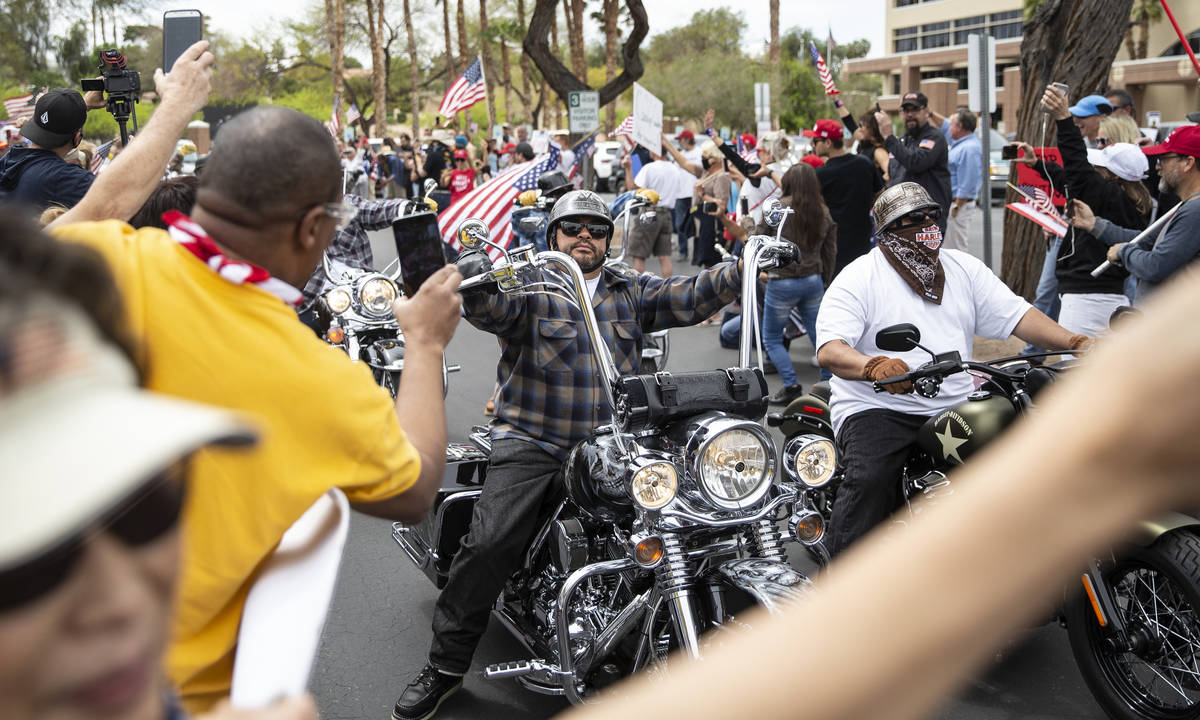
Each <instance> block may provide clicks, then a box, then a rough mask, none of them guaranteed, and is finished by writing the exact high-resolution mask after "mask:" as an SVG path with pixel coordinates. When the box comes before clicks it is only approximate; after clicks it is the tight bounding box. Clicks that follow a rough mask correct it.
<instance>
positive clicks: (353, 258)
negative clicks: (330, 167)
mask: <svg viewBox="0 0 1200 720" xmlns="http://www.w3.org/2000/svg"><path fill="white" fill-rule="evenodd" d="M346 199H347V200H349V201H350V202H352V203H354V205H355V206H357V207H358V214H357V215H355V216H354V219H353V220H351V221H350V224H349V225H347V226H346V227H345V228H343V229H341V230H338V231H337V232H336V233H335V234H334V236H333V242H331V243H329V249H328V250H326V252H327V253H328V254H329V257H330V258H331V259H333V260H338V261H341V262H343V263H345V264H347V265H349V266H350V267H355V268H361V269H363V270H373V269H374V268H375V258H374V256H373V255H372V254H371V241H370V240H369V239H368V238H367V231H368V230H383V229H384V228H387V227H391V225H392V223H393V222H395V220H396V219H397V218H398V217H400V213H401V212H402V211H403V210H404V206H405V205H406V204H407V203H408V201H407V200H405V199H403V198H397V199H395V200H367V199H366V198H363V197H359V196H358V195H351V194H350V193H346ZM328 286H329V280H328V278H326V277H325V267H324V265H318V266H317V271H316V272H314V273H313V274H312V277H310V278H309V279H308V282H307V283H306V284H305V285H304V297H303V299H301V301H300V306H299V308H298V309H299V310H300V311H301V312H303V311H305V310H307V309H308V308H310V307H312V304H313V301H315V300H316V299H317V296H318V295H320V294H321V292H322V291H324V290H326V289H328Z"/></svg>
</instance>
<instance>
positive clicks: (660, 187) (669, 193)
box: [633, 160, 696, 208]
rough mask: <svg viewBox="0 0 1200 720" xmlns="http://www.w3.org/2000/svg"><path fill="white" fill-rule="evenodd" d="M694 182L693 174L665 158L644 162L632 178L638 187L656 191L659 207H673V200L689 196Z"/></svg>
mask: <svg viewBox="0 0 1200 720" xmlns="http://www.w3.org/2000/svg"><path fill="white" fill-rule="evenodd" d="M695 182H696V176H695V175H692V174H691V173H690V172H688V171H687V170H684V169H683V168H681V167H679V166H678V165H676V164H675V163H670V162H667V161H666V160H655V161H654V162H651V163H646V164H645V165H643V166H642V169H641V170H638V174H637V176H636V177H634V178H633V183H634V184H635V185H637V186H638V187H640V188H649V189H651V190H653V191H654V192H656V193H658V205H659V207H667V208H673V207H675V201H676V200H678V199H679V198H682V197H689V198H690V197H691V196H692V185H693V184H694V183H695Z"/></svg>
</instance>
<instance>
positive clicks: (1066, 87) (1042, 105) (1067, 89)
mask: <svg viewBox="0 0 1200 720" xmlns="http://www.w3.org/2000/svg"><path fill="white" fill-rule="evenodd" d="M1050 86H1051V87H1056V88H1058V89H1059V90H1061V91H1062V94H1063V95H1064V96H1065V97H1066V98H1067V103H1068V104H1069V103H1070V102H1071V86H1070V85H1068V84H1066V83H1060V82H1052V83H1050ZM1038 107H1040V108H1041V109H1042V112H1050V111H1049V110H1047V109H1046V105H1045V103H1038Z"/></svg>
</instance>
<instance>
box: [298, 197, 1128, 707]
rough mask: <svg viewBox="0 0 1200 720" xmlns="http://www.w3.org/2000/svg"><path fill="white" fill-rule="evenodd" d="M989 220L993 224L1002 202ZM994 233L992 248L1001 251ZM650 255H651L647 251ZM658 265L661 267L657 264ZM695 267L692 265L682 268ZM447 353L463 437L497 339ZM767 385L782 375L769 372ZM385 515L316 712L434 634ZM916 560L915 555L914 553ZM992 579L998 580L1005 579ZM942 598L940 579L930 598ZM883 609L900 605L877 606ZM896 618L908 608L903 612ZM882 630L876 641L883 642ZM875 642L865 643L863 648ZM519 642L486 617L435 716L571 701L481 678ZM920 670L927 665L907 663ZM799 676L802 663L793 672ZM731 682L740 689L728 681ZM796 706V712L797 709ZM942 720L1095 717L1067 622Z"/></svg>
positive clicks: (795, 349) (360, 536) (427, 591)
mask: <svg viewBox="0 0 1200 720" xmlns="http://www.w3.org/2000/svg"><path fill="white" fill-rule="evenodd" d="M993 212H994V213H995V214H996V216H997V223H996V227H997V228H999V227H1000V226H999V222H998V220H999V218H998V216H999V214H1000V213H999V211H998V210H994V211H993ZM979 235H980V232H979V228H978V227H977V228H976V233H975V238H974V239H973V243H974V248H975V252H976V253H977V254H978V248H980V247H981V242H980V238H979ZM998 236H999V232H998V231H997V247H996V248H995V256H996V257H997V258H998V257H999V247H998V244H999V240H998ZM372 240H373V245H374V246H375V249H376V250H375V252H376V263H377V265H379V266H382V265H383V264H386V262H388V261H389V260H390V259H391V257H394V255H395V250H394V248H392V247H391V238H390V233H376V234H375V235H374V237H373V238H372ZM651 265H652V266H653V265H656V263H654V262H653V261H652V262H651ZM652 269H656V268H652ZM677 270H683V271H687V272H691V268H690V266H685V267H682V268H677ZM716 334H717V327H716V326H715V325H713V326H701V327H694V328H684V329H678V330H672V331H671V355H670V358H671V359H670V362H669V367H670V368H671V369H675V370H702V369H712V368H718V367H728V366H731V365H734V364H735V363H736V359H737V354H736V352H734V351H731V350H724V349H722V348H721V347H720V346H719V345H718V344H717V338H716ZM811 354H812V346H811V345H810V344H809V343H808V342H807V341H806V340H805V339H804V338H800V339H798V340H797V341H796V342H795V343H793V345H792V358H793V362H794V364H795V366H796V370H797V373H798V375H799V378H800V381H801V382H802V383H803V384H805V386H807V385H809V384H810V383H812V382H815V381H816V380H817V371H816V370H815V369H813V368H812V367H810V366H809V364H808V359H809V358H810V357H811ZM446 355H447V359H448V361H449V362H451V363H457V364H460V365H461V366H462V371H461V372H459V373H456V374H453V375H451V376H450V388H449V393H448V395H447V398H446V408H447V417H448V423H449V437H450V439H451V440H452V441H454V440H465V439H466V434H467V432H468V431H469V429H470V426H471V425H472V424H476V423H482V422H483V421H484V420H485V418H484V415H483V413H482V410H483V405H484V403H485V402H486V400H487V397H488V395H489V394H490V392H491V389H492V383H493V381H494V377H495V364H496V359H497V357H498V355H499V351H498V346H497V344H496V341H495V339H494V338H492V337H491V336H488V335H485V334H483V333H481V332H478V331H477V330H475V329H474V328H472V327H471V326H470V325H468V324H467V323H466V322H463V323H462V324H461V325H460V327H459V330H458V332H457V334H456V335H455V337H454V340H453V342H452V343H451V345H450V347H449V348H448V350H447V353H446ZM768 381H769V382H770V386H771V389H772V390H774V389H775V388H776V387H778V385H779V381H778V377H777V376H775V375H771V376H768ZM390 530H391V527H390V523H388V522H386V521H384V520H380V519H377V518H372V517H367V516H364V515H359V514H355V516H354V518H353V521H352V524H351V530H350V538H349V541H348V543H347V547H346V552H345V557H344V560H343V564H342V568H341V576H340V579H339V584H338V589H337V591H336V595H335V598H334V602H333V606H332V608H331V610H330V616H329V620H328V624H327V626H326V629H325V633H324V636H323V639H322V645H321V649H320V655H319V658H318V661H317V665H316V668H315V671H314V676H313V678H312V681H311V683H310V687H311V689H312V690H313V692H314V693H315V694H316V696H317V700H318V703H319V706H320V709H321V714H322V717H324V718H337V719H343V718H344V719H346V720H351V719H354V720H358V719H360V718H361V719H367V718H370V719H372V720H383V719H385V718H388V717H390V711H391V707H392V704H393V703H394V702H395V699H396V697H397V696H398V695H399V693H400V691H401V690H402V689H403V687H404V685H405V684H407V682H408V681H409V680H410V679H411V678H412V677H413V675H415V674H416V672H417V671H418V670H419V669H420V668H421V666H422V665H423V664H424V663H425V659H426V653H427V651H428V648H429V642H430V637H431V631H430V618H431V615H432V609H433V603H434V601H435V600H436V597H437V593H436V590H435V588H434V587H433V584H432V583H431V582H430V581H429V580H428V579H427V578H426V577H425V576H424V574H422V573H421V572H420V571H419V570H417V569H416V568H415V567H414V566H413V565H412V564H411V563H410V562H409V560H408V558H407V557H406V556H405V555H404V553H403V552H402V551H401V550H400V548H399V547H398V546H397V545H396V544H395V543H394V542H393V541H392V539H391V533H390ZM913 561H914V562H920V559H919V558H914V559H913ZM1002 580H1003V579H1002V578H997V581H998V582H1000V581H1002ZM938 601H939V597H938V592H937V589H936V588H931V589H930V597H929V602H933V603H936V602H938ZM879 611H880V612H889V613H893V614H894V613H895V612H896V611H895V609H892V608H883V607H881V608H880V609H879ZM898 617H899V618H900V621H901V622H902V621H903V614H902V613H900V614H899V615H898ZM886 642H887V639H886V638H880V643H886ZM873 651H874V649H873V648H869V647H867V648H863V652H864V653H870V652H873ZM523 658H524V655H523V651H522V648H521V646H520V645H519V643H517V642H516V641H515V640H513V639H511V638H510V637H509V636H508V634H507V632H506V631H505V630H504V629H503V628H501V627H499V625H498V624H496V623H493V624H492V626H491V627H490V628H489V629H488V632H487V634H486V635H485V636H484V638H483V642H482V644H481V645H480V647H479V650H478V652H477V654H476V657H475V664H474V666H473V668H472V673H471V674H469V675H468V677H467V679H466V682H465V685H464V689H463V690H462V691H460V692H459V693H458V694H457V695H455V696H454V697H453V698H451V699H449V700H447V702H446V704H445V705H443V706H442V709H441V711H440V712H439V714H438V715H437V717H438V718H446V719H447V720H454V719H464V720H465V719H467V718H472V719H478V718H489V719H493V718H494V719H497V720H499V719H503V718H546V717H551V716H554V715H555V714H557V713H559V712H561V711H563V710H564V709H566V707H567V706H566V704H565V703H564V701H562V700H561V699H558V698H553V697H545V696H540V695H536V694H533V693H530V692H528V691H526V690H524V689H522V688H521V687H520V686H518V685H517V684H516V683H515V682H513V681H510V680H504V681H487V680H484V679H483V677H482V668H483V667H484V666H486V665H487V664H490V663H495V662H502V661H507V660H517V659H523ZM912 672H913V676H914V677H919V676H920V674H921V672H922V670H921V668H919V667H915V668H913V669H912ZM797 676H798V677H800V676H802V671H800V670H797ZM730 692H736V689H735V688H731V689H730ZM797 714H798V716H800V715H802V714H803V713H802V711H798V713H797ZM935 717H937V718H942V719H944V720H1005V719H1009V718H1011V719H1017V718H1022V719H1027V720H1049V719H1050V718H1066V719H1070V720H1083V719H1085V718H1086V719H1089V720H1099V719H1100V718H1103V717H1104V714H1103V712H1102V711H1101V710H1100V709H1099V707H1098V706H1097V705H1096V703H1095V702H1094V701H1093V700H1092V698H1091V696H1090V695H1089V693H1088V691H1087V689H1086V687H1085V686H1084V684H1083V681H1082V679H1081V678H1080V676H1079V673H1078V670H1077V669H1076V667H1075V665H1074V661H1073V660H1072V658H1071V652H1070V648H1069V646H1068V644H1067V637H1066V631H1065V630H1063V629H1061V628H1059V627H1058V626H1057V624H1053V623H1051V624H1046V625H1043V626H1040V627H1036V628H1032V629H1031V630H1030V631H1029V633H1028V635H1027V636H1026V637H1025V638H1024V639H1023V640H1014V642H1013V644H1012V645H1011V646H1010V647H1009V648H1007V649H1006V650H1005V651H1003V652H1002V653H999V654H998V655H997V659H996V660H995V662H994V663H992V664H991V665H990V666H989V667H988V668H987V671H986V672H985V673H984V674H983V676H982V677H980V678H978V679H975V680H973V681H972V682H971V683H970V684H969V685H968V686H967V687H966V688H965V689H964V691H963V692H962V693H961V694H960V695H959V696H958V697H956V698H952V699H948V700H947V706H946V707H945V708H944V710H943V711H941V712H940V713H938V714H937V715H935Z"/></svg>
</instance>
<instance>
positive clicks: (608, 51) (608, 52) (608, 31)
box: [604, 0, 621, 128]
mask: <svg viewBox="0 0 1200 720" xmlns="http://www.w3.org/2000/svg"><path fill="white" fill-rule="evenodd" d="M619 13H620V2H619V0H604V84H606V85H607V84H608V83H610V82H612V80H613V78H615V77H616V76H617V38H618V37H620V33H621V31H620V28H618V27H617V18H618V16H619ZM606 112H607V116H606V119H607V122H606V123H605V126H606V127H608V128H615V127H616V126H617V104H616V103H615V102H611V103H609V104H608V109H607V111H606Z"/></svg>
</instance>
